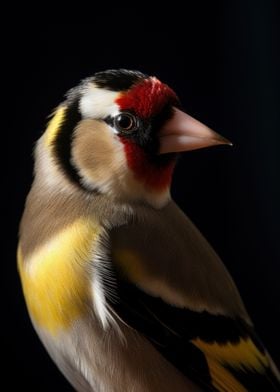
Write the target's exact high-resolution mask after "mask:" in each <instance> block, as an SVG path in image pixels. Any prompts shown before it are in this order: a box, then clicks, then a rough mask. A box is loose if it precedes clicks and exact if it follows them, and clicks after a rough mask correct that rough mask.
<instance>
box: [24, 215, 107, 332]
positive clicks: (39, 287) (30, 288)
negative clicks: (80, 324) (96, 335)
mask: <svg viewBox="0 0 280 392" xmlns="http://www.w3.org/2000/svg"><path fill="white" fill-rule="evenodd" d="M99 233H100V229H99V228H98V227H97V226H96V225H94V224H93V223H91V222H88V221H85V220H78V221H75V222H74V223H73V224H72V225H71V226H69V227H67V228H65V229H64V230H62V231H61V232H59V233H58V234H56V235H55V237H54V238H52V239H50V240H49V242H47V243H46V244H44V245H43V246H42V247H41V248H39V249H37V250H36V251H35V252H34V253H33V254H31V255H30V256H29V257H27V259H26V260H23V258H22V255H21V250H20V247H19V249H18V265H19V272H20V275H21V280H22V285H23V292H24V296H25V299H26V303H27V306H28V310H29V313H30V315H31V317H32V319H33V320H34V321H35V322H36V324H37V325H39V326H40V327H43V328H45V329H47V330H48V331H49V332H50V333H52V334H55V333H57V332H58V331H59V330H61V329H64V328H67V327H68V326H70V325H71V323H72V322H73V321H75V320H76V319H77V318H78V317H80V316H82V314H83V312H85V311H86V303H87V302H88V301H89V300H90V296H91V293H90V281H89V278H90V276H89V275H90V273H89V271H88V270H87V265H86V263H87V262H88V260H90V255H91V252H93V251H94V249H93V247H94V243H95V241H96V239H97V236H98V235H99Z"/></svg>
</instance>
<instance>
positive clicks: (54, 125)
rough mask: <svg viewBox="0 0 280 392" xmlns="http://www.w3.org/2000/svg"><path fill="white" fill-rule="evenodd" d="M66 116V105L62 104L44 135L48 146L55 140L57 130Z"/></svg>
mask: <svg viewBox="0 0 280 392" xmlns="http://www.w3.org/2000/svg"><path fill="white" fill-rule="evenodd" d="M64 116H65V107H64V106H61V107H59V108H58V109H57V111H56V112H55V115H54V116H53V118H52V119H51V121H50V122H49V124H48V127H47V129H46V133H45V136H44V137H45V143H46V145H47V147H49V146H50V145H51V144H52V142H53V141H54V139H55V137H56V135H57V132H58V130H59V127H60V125H61V124H62V121H63V120H64Z"/></svg>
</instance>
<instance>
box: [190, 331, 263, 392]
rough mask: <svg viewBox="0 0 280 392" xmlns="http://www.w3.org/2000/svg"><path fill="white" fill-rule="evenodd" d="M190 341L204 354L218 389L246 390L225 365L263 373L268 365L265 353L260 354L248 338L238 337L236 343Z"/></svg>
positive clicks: (232, 391) (234, 391) (240, 391)
mask: <svg viewBox="0 0 280 392" xmlns="http://www.w3.org/2000/svg"><path fill="white" fill-rule="evenodd" d="M192 343H193V344H194V345H195V346H197V347H198V348H199V349H200V350H201V351H202V352H203V353H204V354H205V356H206V360H207V363H208V366H209V370H210V373H211V376H212V378H213V385H214V386H215V387H216V388H217V389H218V390H219V391H226V392H243V391H247V389H245V388H244V387H243V386H242V385H241V384H240V383H239V382H238V381H237V380H236V379H235V377H234V376H233V375H232V374H231V373H230V371H229V370H227V369H226V366H230V367H232V368H236V369H237V370H241V371H242V370H243V371H246V369H247V370H250V371H256V372H258V373H264V372H265V368H266V367H267V366H268V365H269V364H268V359H267V357H266V356H265V354H262V353H261V352H260V351H259V350H258V349H257V347H256V346H255V344H254V343H253V342H252V340H251V339H250V338H248V339H240V341H239V342H237V343H229V342H228V343H225V344H219V343H217V342H213V343H207V342H205V341H203V340H201V339H199V338H198V339H195V340H193V341H192Z"/></svg>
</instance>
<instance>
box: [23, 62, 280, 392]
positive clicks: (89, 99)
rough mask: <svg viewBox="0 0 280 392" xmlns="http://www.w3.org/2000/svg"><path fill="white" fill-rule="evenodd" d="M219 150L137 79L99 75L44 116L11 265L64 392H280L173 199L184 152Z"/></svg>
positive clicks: (216, 141)
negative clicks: (66, 385) (65, 384)
mask: <svg viewBox="0 0 280 392" xmlns="http://www.w3.org/2000/svg"><path fill="white" fill-rule="evenodd" d="M221 144H225V145H229V144H230V142H229V141H228V140H227V139H226V138H224V137H222V136H221V135H219V134H218V133H216V132H214V131H213V130H212V129H210V128H209V127H207V126H206V125H204V124H202V123H201V122H199V121H198V120H196V119H195V118H193V117H191V116H190V115H189V114H187V113H186V112H184V110H183V108H182V104H181V102H180V100H179V98H178V96H177V95H176V93H175V92H174V90H173V89H172V88H171V87H169V86H168V85H167V84H165V83H163V82H161V81H160V80H159V79H158V78H156V77H154V76H149V75H146V74H144V73H142V72H140V71H131V70H126V69H115V70H106V71H100V72H97V73H95V74H94V75H93V76H91V77H88V78H86V79H84V80H82V81H81V82H80V84H79V85H78V86H76V87H74V88H73V89H71V90H70V91H69V92H68V93H67V94H66V96H65V99H64V101H62V103H61V104H60V105H59V106H58V107H57V108H56V109H55V110H54V111H53V113H52V115H51V118H50V120H49V123H48V125H47V127H46V130H45V132H44V133H43V134H42V135H41V137H40V138H39V140H38V141H37V144H36V148H35V153H34V155H35V167H34V180H33V184H32V186H31V190H30V192H29V194H28V196H27V199H26V203H25V208H24V212H23V216H22V219H21V222H20V228H19V244H18V255H17V259H18V270H19V274H20V278H21V283H22V288H23V295H24V297H25V301H26V305H27V309H28V312H29V315H30V319H31V322H32V324H33V326H34V328H35V331H36V332H37V334H38V336H39V338H40V339H41V341H42V344H43V345H44V346H45V348H46V350H47V352H48V353H49V355H50V357H51V358H52V359H53V361H54V362H55V364H56V365H57V366H58V368H59V369H60V370H61V372H62V373H63V375H64V376H65V377H66V379H67V380H68V381H69V382H70V383H71V384H72V386H73V388H75V390H77V391H79V392H88V391H95V392H126V391H128V392H144V391H145V392H157V391H161V392H167V391H171V390H172V391H174V392H183V391H219V392H221V391H224V392H244V391H263V392H268V391H279V390H280V387H279V386H280V382H279V380H280V378H279V372H278V370H277V368H276V365H275V364H274V362H273V360H272V359H271V357H270V355H269V353H268V352H267V350H266V349H265V347H264V345H263V343H262V342H261V341H260V339H259V338H258V336H257V334H256V332H255V329H254V325H253V322H252V320H251V318H250V316H249V315H248V312H247V310H246V308H245V305H244V303H243V301H242V299H241V296H240V294H239V292H238V289H237V287H236V285H235V283H234V282H233V279H232V278H231V276H230V274H229V272H228V271H227V269H226V267H225V266H224V264H223V262H222V261H221V259H220V258H219V256H218V255H217V253H216V252H215V251H214V250H213V248H212V247H211V245H210V244H209V243H208V242H207V240H206V239H205V238H204V237H203V235H202V234H201V233H200V231H199V230H198V229H197V228H196V227H195V225H194V224H193V223H192V222H191V220H190V219H189V218H188V217H187V216H186V214H185V213H184V212H183V211H182V210H181V209H180V208H179V207H178V206H177V205H176V203H175V202H174V201H173V200H172V197H171V194H170V185H171V180H172V175H173V172H174V168H175V166H176V162H177V160H178V157H179V156H180V154H181V153H183V152H187V151H191V150H196V149H200V148H205V147H211V146H218V145H221Z"/></svg>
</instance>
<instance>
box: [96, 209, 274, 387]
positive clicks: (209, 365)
mask: <svg viewBox="0 0 280 392" xmlns="http://www.w3.org/2000/svg"><path fill="white" fill-rule="evenodd" d="M110 249H111V260H112V263H111V268H112V273H113V274H114V279H115V282H116V288H115V293H114V294H113V295H112V287H111V285H110V287H108V290H106V284H107V283H106V279H104V281H103V284H104V287H105V292H106V299H107V302H108V304H109V305H110V307H111V308H112V309H113V310H114V312H116V313H117V314H118V316H119V317H120V318H121V319H122V320H123V322H124V323H126V324H127V325H129V326H131V327H132V328H134V329H136V330H137V331H138V332H140V333H141V334H143V335H144V336H145V337H146V338H147V339H148V340H149V341H150V342H151V343H152V344H153V346H154V347H155V348H156V349H157V350H158V351H159V352H160V353H161V354H162V355H163V356H164V357H165V358H166V359H167V360H168V361H170V362H171V363H172V364H173V365H174V366H175V367H176V368H177V369H179V370H180V371H181V372H182V373H183V374H185V375H186V376H187V377H189V378H190V379H192V380H194V381H195V382H197V383H198V384H199V385H200V386H202V387H203V388H204V389H205V390H212V391H227V392H243V391H277V390H279V379H278V375H277V371H276V368H275V367H274V365H273V363H272V361H271V360H270V358H269V356H268V354H267V353H266V351H265V349H264V348H263V346H262V344H261V343H260V341H259V340H258V338H257V337H256V335H255V332H254V328H253V326H252V323H251V321H250V319H249V317H248V315H247V313H246V310H245V308H244V305H243V303H242V301H241V299H240V296H239V294H238V291H237V289H236V287H235V285H234V283H233V281H232V279H231V277H230V276H229V274H228V272H227V270H226V269H225V267H224V266H223V264H222V262H221V261H220V259H219V257H218V256H217V255H216V253H215V252H214V251H213V249H212V248H211V247H210V245H209V244H208V243H207V241H206V240H205V239H204V238H203V236H202V235H201V234H200V232H199V231H198V230H197V229H196V228H195V227H194V225H193V224H192V223H191V221H190V220H189V219H188V218H187V217H186V216H185V215H184V214H183V213H182V212H181V211H180V209H179V208H178V207H177V206H176V205H175V204H174V203H173V202H172V203H170V204H169V205H168V206H167V207H166V208H165V209H163V210H158V211H157V210H152V209H149V210H146V209H145V208H144V207H139V209H138V211H137V214H136V216H134V217H133V218H131V220H130V221H129V222H127V224H124V225H122V226H120V227H116V228H114V229H112V230H111V231H110Z"/></svg>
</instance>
